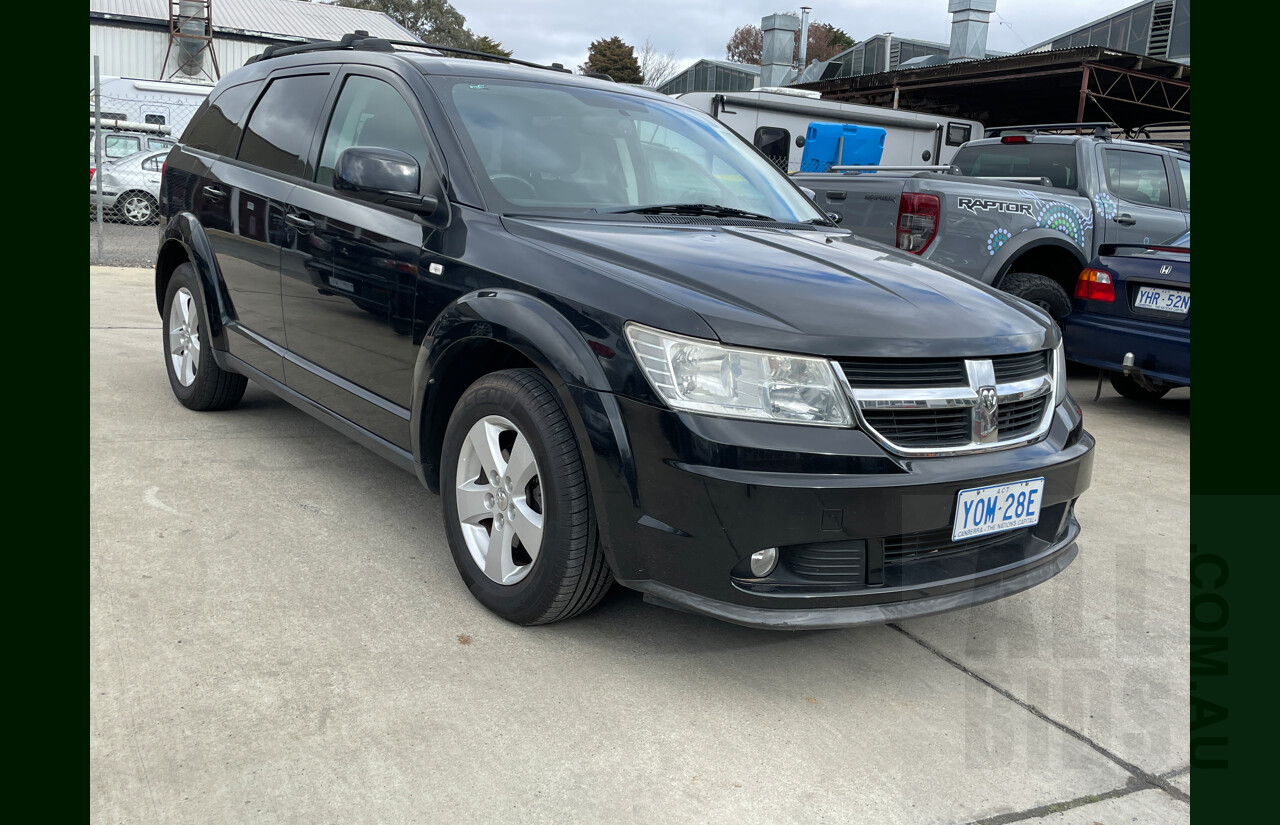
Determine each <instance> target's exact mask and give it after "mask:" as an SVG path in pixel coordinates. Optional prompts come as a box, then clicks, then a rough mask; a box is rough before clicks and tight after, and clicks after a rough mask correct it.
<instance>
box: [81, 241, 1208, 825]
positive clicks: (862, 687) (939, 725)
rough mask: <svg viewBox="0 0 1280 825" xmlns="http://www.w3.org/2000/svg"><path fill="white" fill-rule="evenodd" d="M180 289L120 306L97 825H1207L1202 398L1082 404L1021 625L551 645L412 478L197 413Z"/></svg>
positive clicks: (253, 389)
mask: <svg viewBox="0 0 1280 825" xmlns="http://www.w3.org/2000/svg"><path fill="white" fill-rule="evenodd" d="M148 231H150V232H152V233H153V232H154V229H151V230H148ZM151 278H152V274H151V272H150V271H148V270H145V269H119V268H94V267H91V268H90V274H89V283H90V333H89V334H90V386H89V394H90V427H89V449H90V477H89V491H90V504H89V509H90V535H89V552H90V573H89V582H90V590H89V597H90V625H89V634H90V648H89V651H90V655H89V659H90V680H89V684H90V717H89V725H90V732H89V737H90V738H89V784H90V793H89V800H90V820H91V822H94V823H138V822H164V823H199V825H207V824H208V823H221V822H236V823H283V822H289V823H293V822H299V823H322V822H329V823H366V822H368V823H373V822H388V823H400V822H405V823H409V822H415V823H416V822H421V823H489V822H512V823H516V822H518V823H556V825H564V824H565V823H603V822H611V823H632V822H635V823H640V822H644V823H650V822H654V821H661V822H664V823H734V824H735V825H743V823H769V825H775V824H776V825H781V823H804V824H805V825H812V823H874V824H875V825H882V824H883V825H894V824H895V823H913V824H914V823H968V822H982V823H987V824H988V825H994V824H995V823H1005V822H1052V823H1068V825H1077V824H1078V825H1096V823H1104V825H1114V824H1115V823H1121V822H1123V823H1189V822H1190V816H1191V815H1190V776H1189V770H1188V765H1189V761H1190V756H1189V746H1188V734H1189V730H1188V703H1189V693H1188V644H1189V632H1190V623H1189V619H1190V616H1189V611H1188V598H1187V596H1188V586H1189V582H1188V560H1189V530H1190V512H1189V501H1190V444H1191V400H1190V397H1191V396H1190V390H1178V391H1175V392H1173V393H1171V394H1170V395H1169V396H1167V397H1166V398H1165V399H1163V400H1162V401H1160V402H1159V403H1155V404H1141V403H1137V402H1133V401H1129V400H1127V399H1125V398H1122V397H1120V396H1119V395H1117V394H1116V393H1115V392H1114V390H1112V389H1111V388H1110V386H1109V385H1104V387H1103V392H1102V397H1101V399H1100V400H1098V401H1094V400H1093V396H1094V386H1095V380H1094V378H1093V377H1092V376H1090V375H1089V374H1088V373H1084V372H1078V373H1075V374H1074V376H1073V377H1072V379H1071V381H1070V388H1071V391H1072V393H1073V394H1074V395H1075V397H1076V398H1077V399H1078V400H1079V401H1080V403H1081V405H1082V406H1083V408H1084V415H1085V426H1086V428H1087V429H1088V430H1089V431H1090V432H1092V433H1093V435H1094V436H1095V437H1096V438H1097V441H1098V447H1097V454H1096V460H1095V464H1094V475H1093V486H1092V488H1091V489H1090V490H1089V491H1088V492H1087V493H1086V494H1085V496H1084V498H1083V499H1082V500H1081V501H1080V503H1079V506H1078V509H1077V513H1078V515H1079V518H1080V521H1081V523H1082V525H1083V534H1082V537H1081V539H1080V541H1079V546H1080V555H1079V558H1078V559H1077V560H1076V561H1075V563H1074V564H1072V566H1071V567H1070V568H1068V569H1067V570H1066V571H1065V572H1063V573H1062V574H1061V575H1059V576H1058V577H1056V578H1054V579H1052V580H1050V581H1049V582H1047V583H1045V584H1042V585H1040V586H1038V587H1036V588H1033V589H1032V590H1029V591H1027V592H1024V593H1021V594H1018V595H1016V596H1013V597H1010V598H1008V599H1004V600H1001V601H998V602H994V603H991V604H987V605H982V606H980V607H976V608H972V609H968V610H964V611H959V612H954V613H949V614H945V615H942V616H936V617H931V618H926V619H918V620H912V621H907V622H902V623H900V624H896V625H887V626H876V627H868V628H859V629H853V630H843V631H807V632H793V633H786V632H773V631H762V630H751V629H747V628H742V627H737V626H734V625H729V624H724V623H721V622H717V621H715V620H712V619H708V618H704V617H698V616H692V615H688V614H684V613H679V612H675V611H671V610H667V609H663V608H661V607H656V606H653V605H649V604H646V603H644V602H643V601H642V600H641V598H640V596H639V595H638V594H636V593H634V592H631V591H627V590H622V589H615V590H614V592H613V593H612V594H611V595H610V596H609V597H608V598H607V599H606V600H605V602H604V603H603V604H602V605H601V606H600V607H598V608H597V609H595V610H594V611H592V612H590V613H588V614H586V615H584V616H581V617H579V618H577V619H573V620H571V621H568V622H564V623H561V624H556V625H551V626H546V627H539V628H521V627H517V626H515V625H511V624H509V623H507V622H505V621H503V620H501V619H499V618H497V617H495V616H493V615H492V614H490V613H488V612H487V611H486V610H485V609H484V608H482V607H481V606H480V605H479V604H478V603H477V602H476V601H474V600H473V599H472V598H471V596H470V595H469V594H468V592H467V591H466V589H465V587H464V586H463V584H462V582H461V580H460V579H459V577H458V575H457V572H456V570H455V569H454V566H453V563H452V560H451V558H450V556H449V552H448V548H447V546H446V543H445V539H444V535H443V529H442V526H441V508H440V501H439V499H438V498H436V497H434V496H432V495H430V494H429V493H428V492H427V491H426V490H424V489H423V488H422V487H421V486H420V485H419V483H418V481H417V479H416V478H414V477H413V476H412V475H409V474H407V473H404V472H403V471H401V470H398V469H396V468H395V467H393V466H392V465H391V464H389V463H387V462H385V461H384V460H382V459H380V458H378V457H377V456H375V455H373V454H372V453H370V452H369V451H367V450H365V449H363V448H362V447H360V446H358V445H356V444H355V443H354V442H351V441H349V440H347V439H345V438H343V437H342V436H340V435H338V434H337V433H335V432H333V431H332V430H330V429H328V428H327V427H325V426H324V425H322V424H320V423H318V422H317V421H315V420H313V419H312V418H310V417H309V416H307V415H305V414H304V413H302V412H299V411H297V410H296V409H294V408H293V407H291V406H290V405H288V404H287V403H285V402H284V401H281V400H278V399H277V398H276V397H275V396H273V395H271V394H270V393H268V392H267V391H265V390H263V389H261V388H259V387H257V386H255V385H254V384H252V383H251V384H250V385H249V390H248V392H247V393H246V395H245V398H244V401H243V402H242V403H241V405H240V406H239V407H237V408H236V409H234V410H231V411H227V412H220V413H193V412H190V411H188V410H186V409H185V408H183V407H182V406H181V405H180V404H178V402H177V401H176V400H174V398H173V396H172V393H171V392H170V389H169V386H168V382H167V380H166V377H165V371H164V365H163V361H162V349H161V334H160V317H159V314H158V313H157V310H156V306H155V297H154V291H153V289H152V286H151Z"/></svg>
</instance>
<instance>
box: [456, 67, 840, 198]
mask: <svg viewBox="0 0 1280 825" xmlns="http://www.w3.org/2000/svg"><path fill="white" fill-rule="evenodd" d="M432 82H433V84H434V85H435V87H436V90H437V92H439V94H440V98H441V100H442V101H443V102H444V104H445V106H446V108H449V109H451V111H450V116H451V119H452V120H453V122H454V124H455V126H456V128H457V131H458V133H459V137H460V138H461V139H462V143H463V148H464V150H465V151H466V152H467V153H468V155H469V156H470V160H471V165H472V167H473V168H474V169H475V170H476V172H477V176H478V177H480V179H481V180H480V183H481V186H482V187H483V188H484V189H485V192H486V198H487V199H489V200H491V201H493V202H494V203H496V204H497V209H498V211H508V212H512V211H514V212H542V211H546V212H548V213H549V214H550V213H554V214H565V212H566V211H569V212H584V213H588V214H595V213H602V212H627V211H635V210H639V209H644V208H645V207H660V206H667V207H670V206H673V205H681V206H684V205H689V206H693V205H697V206H699V207H701V209H700V210H690V211H689V213H690V214H715V210H714V208H715V207H722V208H724V209H727V210H740V211H741V212H745V213H751V215H754V216H758V217H760V218H764V219H772V220H777V221H791V222H809V221H815V220H816V221H825V220H826V218H825V216H824V215H823V214H822V213H821V212H819V211H818V210H817V209H815V208H814V207H813V205H811V204H810V203H809V202H808V200H807V199H806V198H805V197H804V195H802V194H801V193H800V191H799V190H797V189H796V188H795V187H794V186H792V185H791V184H790V183H789V182H788V181H787V180H786V178H785V177H784V176H783V175H782V173H781V172H779V171H778V169H777V167H775V166H773V164H771V163H769V161H768V160H767V159H765V158H763V157H761V156H760V155H758V154H757V153H756V152H755V150H754V149H752V148H751V146H750V145H749V144H747V143H746V142H745V141H743V140H742V139H741V138H740V137H738V136H737V135H736V134H734V133H733V132H732V131H731V130H729V129H728V128H727V127H725V126H723V125H721V124H720V123H719V122H717V121H715V120H713V119H712V118H710V117H707V116H706V115H703V114H702V113H701V112H697V111H695V110H693V109H690V108H689V107H687V106H683V105H680V104H676V103H667V102H665V101H662V100H652V99H650V98H642V97H639V96H635V95H629V94H620V93H615V92H611V91H602V90H598V89H590V88H580V87H574V86H559V85H542V84H533V83H522V82H507V81H496V82H494V81H489V80H486V81H485V82H483V83H479V82H475V81H474V80H470V79H462V78H433V79H432ZM707 207H713V209H712V210H710V211H708V209H707ZM664 211H668V212H670V211H674V210H664Z"/></svg>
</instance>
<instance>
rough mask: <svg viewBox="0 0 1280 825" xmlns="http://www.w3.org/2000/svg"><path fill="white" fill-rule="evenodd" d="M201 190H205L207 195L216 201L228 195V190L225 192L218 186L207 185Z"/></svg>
mask: <svg viewBox="0 0 1280 825" xmlns="http://www.w3.org/2000/svg"><path fill="white" fill-rule="evenodd" d="M201 191H202V192H204V194H205V197H207V198H209V199H210V200H215V201H217V200H222V199H223V198H225V197H226V196H227V193H226V192H223V191H222V190H221V189H219V188H218V187H216V186H206V187H205V188H204V189H202V190H201Z"/></svg>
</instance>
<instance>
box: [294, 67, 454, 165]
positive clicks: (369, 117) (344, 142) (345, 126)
mask: <svg viewBox="0 0 1280 825" xmlns="http://www.w3.org/2000/svg"><path fill="white" fill-rule="evenodd" d="M352 146H380V147H382V148H383V149H399V150H400V151H401V152H407V153H408V154H410V155H412V156H413V158H414V160H416V161H418V167H419V168H421V169H425V168H427V167H428V164H430V159H429V156H428V152H427V141H426V138H424V137H423V136H422V130H421V129H420V128H419V127H418V121H417V119H416V118H414V116H413V112H412V111H411V110H410V108H409V104H408V103H406V102H405V100H404V98H403V97H401V96H400V93H399V92H397V91H396V90H395V88H394V87H393V86H392V85H391V84H390V83H386V82H384V81H381V80H375V79H374V78H372V77H360V76H358V75H352V76H351V77H348V78H347V80H346V82H345V83H344V84H343V86H342V94H340V95H339V96H338V105H337V106H335V107H334V110H333V118H332V119H331V120H330V121H329V129H328V131H327V132H326V133H325V137H324V149H323V150H321V152H320V168H319V169H318V170H316V180H317V181H318V182H320V183H323V184H331V183H333V167H334V166H335V165H336V164H337V162H338V156H339V155H341V154H342V153H343V151H344V150H346V149H349V148H351V147H352Z"/></svg>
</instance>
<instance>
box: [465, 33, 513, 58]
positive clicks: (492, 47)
mask: <svg viewBox="0 0 1280 825" xmlns="http://www.w3.org/2000/svg"><path fill="white" fill-rule="evenodd" d="M471 48H473V49H475V50H476V51H478V52H484V53H486V54H493V55H497V56H498V57H510V56H511V49H504V48H502V44H501V43H499V42H498V41H497V40H494V39H493V38H492V37H490V36H489V35H487V34H482V35H480V36H479V37H477V38H476V42H475V45H474V46H472V47H471Z"/></svg>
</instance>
